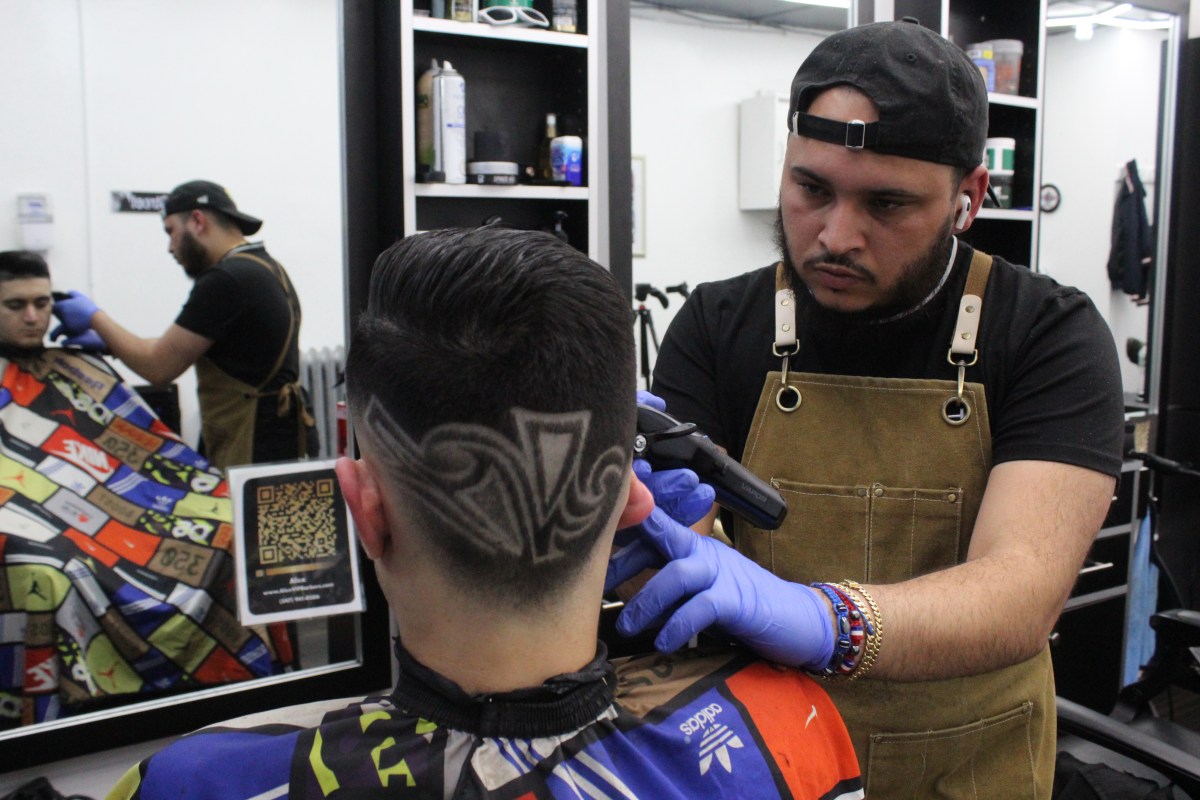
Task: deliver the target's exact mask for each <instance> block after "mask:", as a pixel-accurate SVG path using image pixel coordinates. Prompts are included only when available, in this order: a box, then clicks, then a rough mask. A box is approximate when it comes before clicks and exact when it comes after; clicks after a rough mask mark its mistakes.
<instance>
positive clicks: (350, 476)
mask: <svg viewBox="0 0 1200 800" xmlns="http://www.w3.org/2000/svg"><path fill="white" fill-rule="evenodd" d="M334 471H335V472H337V476H338V483H340V484H341V486H342V496H343V497H345V498H346V505H348V506H349V507H350V515H351V516H352V517H354V527H355V528H356V530H357V532H358V540H359V541H360V542H362V546H363V550H364V551H365V552H366V554H367V557H368V558H371V559H376V558H379V557H380V556H381V555H383V551H384V549H385V547H386V545H387V538H388V526H387V514H386V512H385V510H384V507H383V495H382V494H380V491H379V482H378V481H377V480H375V474H374V473H373V472H371V468H370V466H368V465H367V464H366V462H364V461H363V460H362V459H359V460H357V461H356V460H354V459H351V458H346V457H344V456H343V457H342V458H339V459H338V460H337V463H336V464H335V465H334Z"/></svg>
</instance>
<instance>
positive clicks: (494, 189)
mask: <svg viewBox="0 0 1200 800" xmlns="http://www.w3.org/2000/svg"><path fill="white" fill-rule="evenodd" d="M413 194H414V195H416V196H417V197H506V198H509V199H516V200H587V199H588V190H587V187H586V186H522V185H519V184H518V185H517V186H479V185H478V184H470V183H467V184H462V183H418V184H415V185H414V186H413Z"/></svg>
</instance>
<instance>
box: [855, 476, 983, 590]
mask: <svg viewBox="0 0 1200 800" xmlns="http://www.w3.org/2000/svg"><path fill="white" fill-rule="evenodd" d="M868 498H869V499H870V501H871V503H870V522H869V540H868V543H867V580H869V581H871V582H873V583H897V582H899V581H906V580H908V579H909V578H915V577H917V576H918V575H925V574H928V573H930V572H935V571H937V570H940V569H945V568H946V567H952V566H954V565H955V564H957V563H958V562H959V560H960V552H959V550H960V548H962V547H963V543H964V542H965V541H966V540H965V539H964V537H963V536H962V530H961V529H962V509H963V502H962V490H961V489H957V488H953V489H912V488H897V487H892V486H883V485H881V484H878V483H876V484H874V485H873V486H871V487H870V489H869V490H868ZM961 555H962V556H965V555H966V553H965V552H963V553H961Z"/></svg>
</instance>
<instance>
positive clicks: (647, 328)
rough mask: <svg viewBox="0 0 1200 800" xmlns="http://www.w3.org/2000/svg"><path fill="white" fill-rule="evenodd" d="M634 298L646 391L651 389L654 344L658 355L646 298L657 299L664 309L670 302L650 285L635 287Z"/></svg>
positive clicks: (652, 321)
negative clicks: (652, 348)
mask: <svg viewBox="0 0 1200 800" xmlns="http://www.w3.org/2000/svg"><path fill="white" fill-rule="evenodd" d="M634 297H636V298H637V301H638V307H637V312H636V316H637V321H638V342H639V348H640V349H639V352H640V353H641V362H642V380H644V381H645V382H646V389H647V391H649V389H650V344H651V343H653V344H654V355H655V356H657V355H658V333H657V332H655V330H654V317H652V316H651V315H650V309H649V308H647V307H646V298H648V297H655V298H657V299H658V302H660V303H662V307H663V308H666V307H667V305H668V304H669V303H670V301H669V300H668V299H667V296H666V295H665V294H663V292H662V291H660V290H659V289H655V288H654V287H653V286H651V285H650V284H648V283H639V284H637V286H635V287H634Z"/></svg>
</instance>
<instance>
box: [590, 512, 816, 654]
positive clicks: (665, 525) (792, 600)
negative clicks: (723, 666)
mask: <svg viewBox="0 0 1200 800" xmlns="http://www.w3.org/2000/svg"><path fill="white" fill-rule="evenodd" d="M630 530H635V529H633V528H631V529H630ZM636 530H638V531H639V532H640V533H641V536H642V538H643V539H644V540H645V541H647V542H649V543H650V544H652V545H653V546H654V548H655V549H657V550H658V551H659V552H660V553H661V554H662V555H664V556H666V558H667V559H668V561H667V564H666V566H665V567H663V568H662V570H661V571H660V572H659V573H658V574H657V575H655V576H654V577H653V578H651V579H650V581H649V582H648V583H647V584H646V585H645V586H644V587H643V588H642V590H641V591H640V592H638V593H637V594H636V595H634V597H633V599H632V600H630V601H629V602H627V603H626V604H625V609H624V610H623V611H622V612H621V616H620V617H618V619H617V630H618V631H619V632H620V633H621V634H623V635H625V636H632V635H634V634H637V633H639V632H641V631H642V630H644V629H645V628H646V627H647V626H649V625H650V624H651V623H653V622H655V621H656V620H658V619H660V618H662V617H667V616H669V618H668V619H667V622H666V624H665V625H663V627H662V630H661V631H660V632H659V634H658V636H657V637H656V638H655V640H654V646H655V647H656V648H658V649H659V650H660V651H662V652H664V653H669V652H672V651H674V650H677V649H678V648H680V647H682V646H683V645H684V644H686V643H687V642H688V640H689V639H691V638H692V637H693V636H695V635H696V634H697V633H699V632H700V631H702V630H704V629H706V628H708V627H710V626H711V627H715V628H717V629H718V630H721V631H724V632H725V633H726V634H728V635H730V636H732V637H733V638H735V639H738V640H740V641H741V642H742V643H743V644H745V645H746V646H747V647H749V648H750V649H752V650H754V651H755V652H757V653H758V654H759V655H761V656H763V657H764V658H767V659H770V660H771V661H775V662H777V663H780V664H787V665H789V666H797V667H803V668H805V669H810V670H819V669H823V668H824V667H825V666H826V665H828V663H829V659H830V658H831V657H832V656H833V643H834V636H833V625H834V620H833V612H832V611H831V610H830V608H829V606H828V604H827V603H826V601H825V599H824V597H823V595H821V594H820V592H818V591H817V590H816V589H813V588H811V587H808V586H804V585H802V584H798V583H790V582H789V581H785V580H783V579H782V578H779V577H777V576H775V575H773V574H771V573H770V572H768V571H767V570H765V569H763V568H762V567H760V566H758V565H757V564H755V563H754V562H753V561H751V560H750V559H748V558H746V557H745V556H743V555H742V554H741V553H739V552H737V551H736V550H734V549H733V548H731V547H728V546H726V545H724V544H721V543H720V542H718V541H715V540H713V539H710V538H708V537H705V536H700V535H699V534H697V533H696V532H695V531H692V530H690V529H689V528H685V527H684V526H682V525H680V524H679V523H678V522H675V521H674V520H673V519H671V518H670V517H669V516H667V514H666V513H664V512H663V510H662V509H659V508H656V509H654V511H653V512H652V513H651V514H650V516H649V518H647V519H646V521H645V522H643V523H642V524H641V525H639V526H637V528H636ZM619 555H620V554H618V556H617V557H614V559H613V560H614V561H616V560H617V558H618V557H619ZM620 566H621V565H619V564H618V565H617V567H616V568H617V569H619V568H620ZM613 571H614V565H613V563H612V562H610V564H609V576H610V580H612V579H614V576H613ZM618 582H620V581H618ZM680 604H682V605H680Z"/></svg>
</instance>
